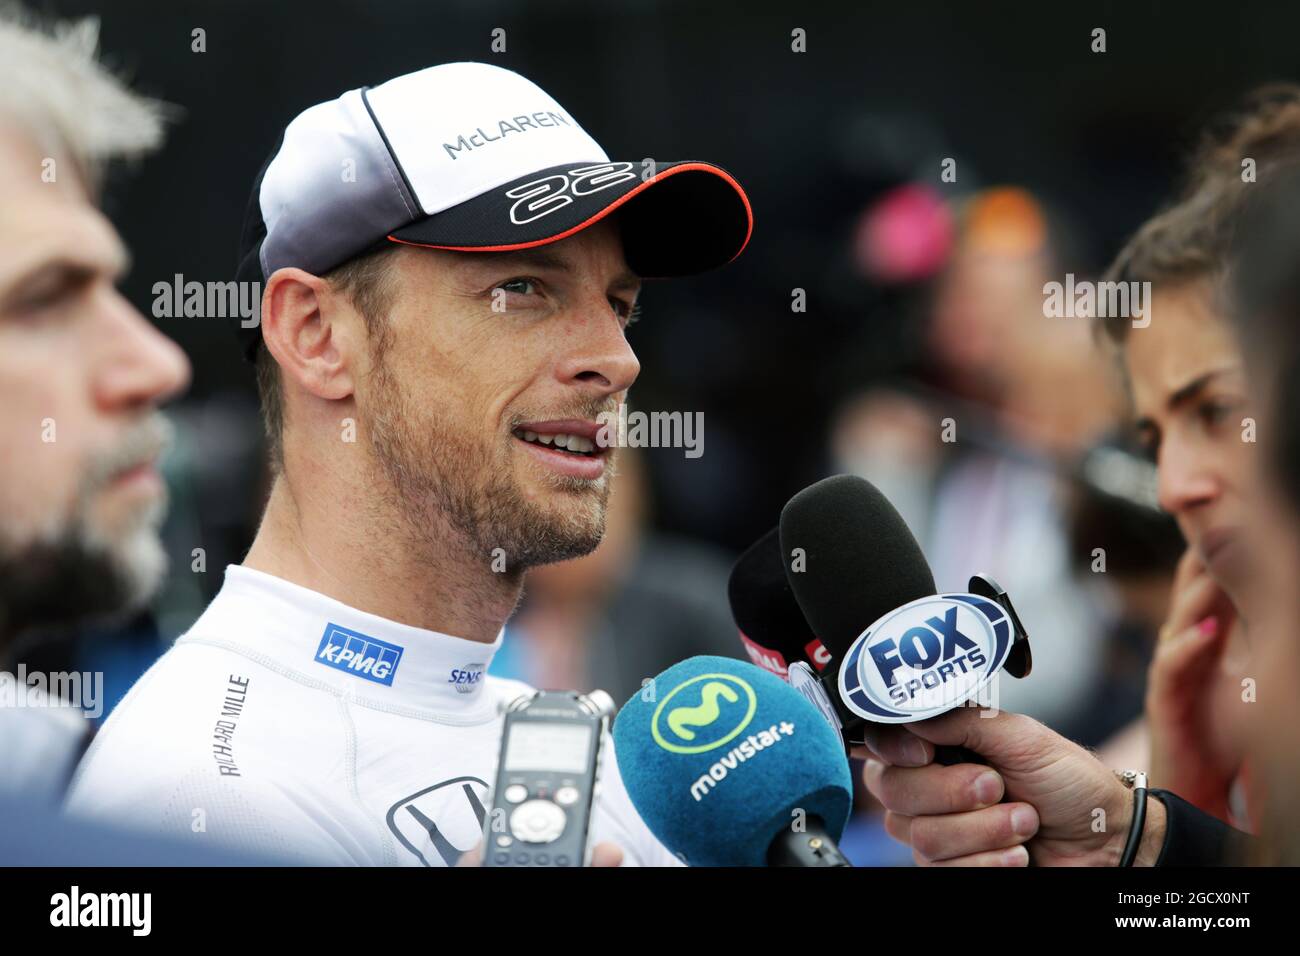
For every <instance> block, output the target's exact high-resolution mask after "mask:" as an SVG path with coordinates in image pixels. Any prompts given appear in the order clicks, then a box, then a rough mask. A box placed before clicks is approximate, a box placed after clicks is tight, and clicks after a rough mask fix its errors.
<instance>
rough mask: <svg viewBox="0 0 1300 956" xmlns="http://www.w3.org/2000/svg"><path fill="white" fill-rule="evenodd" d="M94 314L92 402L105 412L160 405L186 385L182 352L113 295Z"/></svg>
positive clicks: (187, 370)
mask: <svg viewBox="0 0 1300 956" xmlns="http://www.w3.org/2000/svg"><path fill="white" fill-rule="evenodd" d="M107 295H108V300H107V301H106V302H104V303H103V304H102V306H101V307H100V308H101V312H100V314H99V315H98V316H97V324H98V325H99V327H100V329H101V331H102V335H101V336H100V337H99V338H98V345H97V347H98V349H99V352H100V354H99V355H98V356H97V360H96V366H95V379H94V389H95V399H96V401H97V402H98V403H99V404H100V405H101V406H102V407H104V408H114V409H118V408H135V407H140V406H149V405H160V404H162V403H163V402H165V401H167V399H169V398H171V397H172V396H174V395H176V394H178V393H180V392H182V391H184V389H185V388H186V387H187V386H188V385H189V383H190V362H189V359H187V358H186V357H185V353H184V352H183V351H181V348H180V346H178V345H177V344H176V343H175V342H173V341H172V340H171V339H169V338H167V337H166V336H165V335H163V334H162V333H161V332H159V331H158V330H157V329H155V328H154V327H153V326H152V325H151V324H150V323H149V321H148V320H147V319H146V318H145V317H144V316H142V315H141V314H140V313H139V312H137V311H136V309H135V308H134V307H133V306H132V305H131V304H130V303H129V302H127V301H126V300H125V299H124V298H122V296H121V295H120V294H119V293H118V292H117V290H115V289H114V290H111V291H110V292H109V293H107Z"/></svg>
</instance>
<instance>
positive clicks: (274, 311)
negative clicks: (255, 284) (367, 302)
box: [262, 269, 358, 400]
mask: <svg viewBox="0 0 1300 956" xmlns="http://www.w3.org/2000/svg"><path fill="white" fill-rule="evenodd" d="M342 304H343V303H342V302H341V300H340V297H339V296H337V295H335V294H334V292H333V291H332V290H331V289H330V286H329V282H327V281H326V280H325V279H322V278H321V277H320V276H314V275H312V274H311V273H310V272H304V271H303V270H302V269H277V270H276V271H275V272H273V273H272V274H271V278H270V279H268V280H267V283H266V289H265V290H264V291H263V293H262V340H263V341H264V342H265V343H266V348H267V351H269V352H270V353H271V356H272V357H273V358H274V359H275V361H276V363H277V364H278V365H279V366H280V373H281V375H283V376H285V377H286V378H288V379H292V380H293V381H294V382H296V383H297V384H298V385H299V386H301V387H302V388H304V389H306V390H307V391H308V392H310V393H311V394H312V395H315V396H317V397H318V398H323V399H329V400H337V399H342V398H347V397H348V396H350V395H351V394H352V391H353V372H354V369H353V360H354V358H355V356H356V350H355V349H356V344H357V338H356V336H357V331H358V330H357V329H356V328H355V325H356V323H354V322H349V321H348V317H350V316H352V310H351V309H343V308H341V306H342ZM353 317H354V316H353Z"/></svg>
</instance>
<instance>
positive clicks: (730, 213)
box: [238, 63, 753, 358]
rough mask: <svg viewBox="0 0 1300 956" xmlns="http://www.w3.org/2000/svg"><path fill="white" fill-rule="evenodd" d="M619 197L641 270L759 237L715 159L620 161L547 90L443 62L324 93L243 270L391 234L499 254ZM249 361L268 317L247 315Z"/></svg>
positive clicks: (570, 227) (328, 265)
mask: <svg viewBox="0 0 1300 956" xmlns="http://www.w3.org/2000/svg"><path fill="white" fill-rule="evenodd" d="M615 210H618V211H619V213H620V215H619V223H620V229H621V232H622V237H623V251H624V256H625V258H626V259H627V262H628V265H629V266H630V268H631V269H632V270H633V271H634V272H635V273H637V274H638V275H640V276H642V277H643V278H661V277H668V276H677V275H687V274H690V273H695V272H702V271H704V270H706V269H711V268H713V267H715V266H719V265H722V264H724V263H727V262H730V261H731V260H732V259H734V258H735V257H736V256H737V255H739V254H740V252H741V250H742V249H744V248H745V245H746V244H747V243H748V242H749V236H750V233H751V231H752V229H753V215H752V213H751V211H750V207H749V200H748V198H747V197H746V196H745V192H744V190H743V189H741V187H740V184H739V183H737V182H736V180H735V179H733V178H732V177H731V175H730V174H728V173H727V172H726V171H725V170H723V169H721V168H720V167H718V166H714V165H711V164H709V163H701V162H691V161H678V162H652V161H648V160H647V161H642V160H635V161H629V162H613V161H611V160H610V158H609V157H608V156H607V155H605V151H604V150H603V149H601V148H600V145H599V144H598V143H597V142H596V141H595V140H594V139H592V138H591V136H590V135H588V134H587V132H586V131H585V130H583V129H582V127H581V126H579V125H578V123H577V121H576V120H574V119H573V117H571V116H570V115H569V114H568V113H566V112H565V111H564V109H562V108H561V107H560V105H559V104H558V103H557V102H556V101H555V100H554V99H552V98H551V97H550V96H549V95H548V94H547V93H546V92H545V91H544V90H542V89H541V88H540V87H539V86H537V85H536V84H535V83H533V82H531V81H530V80H527V79H525V78H524V77H522V76H520V75H519V74H518V73H514V72H512V71H510V70H506V69H502V68H501V67H497V66H489V65H487V64H484V63H448V64H445V65H442V66H434V67H429V68H428V69H425V70H420V71H418V72H416V73H408V74H406V75H405V76H399V77H397V78H396V79H393V80H389V81H388V82H386V83H384V84H382V85H380V86H376V87H363V88H361V89H357V90H350V91H349V92H347V93H344V94H343V95H342V96H340V97H339V98H338V99H335V100H330V101H329V102H328V103H320V104H318V105H316V106H313V107H311V108H309V109H307V110H306V111H304V112H303V113H301V114H300V115H299V116H298V117H297V118H296V119H294V120H293V121H292V122H291V123H289V125H288V126H287V127H286V128H285V131H284V136H283V138H282V140H281V142H280V144H279V146H278V147H277V148H276V150H275V152H274V153H273V154H272V156H271V158H270V159H269V160H268V161H267V163H266V165H265V166H264V167H263V168H262V171H261V173H260V174H259V176H258V179H257V182H256V184H255V185H254V187H253V195H252V197H251V198H250V201H249V206H248V212H247V214H246V216H245V220H244V229H243V235H242V239H241V243H240V264H239V274H238V278H239V279H240V280H241V281H257V282H261V281H264V280H265V279H266V278H268V277H269V276H270V275H271V274H272V273H273V272H275V271H276V270H277V269H281V268H284V267H286V266H296V267H298V268H301V269H304V270H306V271H308V272H311V273H313V274H316V275H319V274H321V273H324V272H327V271H329V270H330V269H333V268H335V267H336V266H339V265H342V264H343V263H344V262H346V261H347V260H349V259H351V258H353V257H354V256H356V255H358V254H360V253H362V252H365V251H368V250H369V249H370V248H371V247H374V246H376V245H377V244H381V243H383V242H385V241H387V242H397V243H407V244H410V245H414V246H424V247H427V248H431V249H451V250H457V251H464V252H502V251H507V250H513V249H526V248H529V247H531V246H540V245H544V244H546V243H548V242H556V241H558V240H560V239H564V238H566V237H567V236H570V235H573V234H574V233H576V232H578V231H580V230H582V229H584V228H586V227H587V226H590V225H592V224H593V223H595V222H599V221H600V220H601V219H603V218H604V217H606V216H608V215H609V214H611V213H612V212H614V211H615ZM240 335H241V337H242V338H243V343H242V344H243V347H244V354H245V356H246V357H248V358H252V357H253V356H254V355H255V353H256V351H257V345H258V343H259V342H260V341H261V332H260V326H253V327H249V328H243V327H241V328H240Z"/></svg>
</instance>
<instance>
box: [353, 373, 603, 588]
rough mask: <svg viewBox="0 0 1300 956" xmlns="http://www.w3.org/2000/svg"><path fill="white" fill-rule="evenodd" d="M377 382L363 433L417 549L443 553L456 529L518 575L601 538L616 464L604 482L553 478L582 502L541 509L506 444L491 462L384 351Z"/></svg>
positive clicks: (578, 552)
mask: <svg viewBox="0 0 1300 956" xmlns="http://www.w3.org/2000/svg"><path fill="white" fill-rule="evenodd" d="M372 386H373V402H372V409H371V412H370V415H369V416H368V417H369V419H370V421H369V422H368V423H366V424H368V426H369V427H368V428H366V429H365V432H366V434H367V435H368V436H369V438H370V443H371V448H372V450H373V451H374V455H375V460H376V462H377V463H378V465H379V468H380V469H381V471H382V473H383V477H384V479H385V482H384V484H383V485H382V487H383V488H384V491H383V495H384V497H385V499H386V500H384V501H383V502H381V507H382V510H383V511H385V512H386V513H387V514H389V515H397V516H400V522H401V524H402V525H403V526H404V527H403V529H402V530H404V531H405V532H407V533H409V534H410V535H411V537H412V540H413V541H415V542H416V543H417V546H418V545H421V544H422V545H424V546H427V547H430V548H433V549H435V550H436V551H439V552H442V551H444V549H445V548H446V546H447V543H446V542H445V541H442V540H441V538H442V536H443V535H444V534H445V529H450V530H451V531H452V532H453V533H454V534H456V535H458V536H460V537H461V538H462V539H463V541H464V542H465V543H466V544H467V545H468V547H469V550H470V553H471V554H475V555H479V556H481V557H482V560H483V561H484V563H485V564H488V563H490V562H491V561H492V560H493V558H494V557H495V556H496V555H498V554H500V555H503V556H504V559H505V566H506V569H507V573H508V574H510V575H512V576H513V575H515V574H518V573H520V572H523V571H526V570H527V569H529V568H533V567H537V566H539V565H543V564H551V563H554V562H556V561H567V560H569V559H570V558H578V557H581V556H583V555H584V554H589V553H590V552H592V551H594V550H595V548H596V546H597V545H599V544H600V541H601V538H603V537H604V534H605V510H606V505H607V503H608V500H609V490H610V481H611V479H612V478H613V467H612V463H611V467H610V468H609V469H607V471H606V474H605V477H604V479H603V480H601V481H599V482H598V483H593V482H590V481H586V480H584V479H580V478H569V477H566V476H562V475H556V476H554V477H553V478H552V480H551V486H552V488H553V489H554V490H555V493H556V495H564V496H567V497H568V498H569V499H570V500H571V501H572V502H573V503H575V504H577V505H578V507H575V508H569V509H564V511H563V513H561V510H560V509H547V508H544V507H539V506H538V505H537V504H535V503H534V502H532V501H530V500H528V498H527V497H526V496H525V495H524V493H523V491H522V489H520V488H519V486H518V485H517V484H516V482H515V480H514V473H513V470H512V468H511V464H512V461H511V455H510V454H509V450H508V449H505V450H503V452H504V453H503V454H502V455H501V456H500V459H499V460H497V461H493V460H492V459H491V457H490V455H489V453H488V451H487V449H485V448H484V446H483V445H481V444H480V443H478V442H476V441H474V437H475V436H470V435H466V434H464V433H463V432H461V431H458V430H457V429H456V428H455V427H454V426H453V425H452V424H451V423H449V422H447V421H446V419H445V418H443V417H442V416H441V415H439V414H438V413H437V411H436V410H433V411H428V410H424V411H422V410H420V409H417V408H416V407H414V406H413V404H412V403H410V402H408V401H407V400H406V396H405V395H404V393H403V392H402V390H401V388H400V387H399V386H398V384H397V382H396V381H395V380H394V378H393V376H392V375H391V374H390V372H389V369H388V368H387V365H386V363H385V362H384V361H383V356H382V354H381V355H378V356H376V357H375V364H374V371H373V372H372ZM593 417H594V414H593ZM505 440H506V441H509V442H513V441H515V440H516V439H514V438H513V437H508V436H507V437H506V439H505ZM498 548H499V549H501V550H500V551H497V549H498Z"/></svg>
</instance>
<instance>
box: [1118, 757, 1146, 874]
mask: <svg viewBox="0 0 1300 956" xmlns="http://www.w3.org/2000/svg"><path fill="white" fill-rule="evenodd" d="M1146 822H1147V775H1146V774H1145V773H1142V772H1141V771H1138V772H1137V773H1135V774H1134V775H1133V819H1132V821H1130V823H1129V827H1128V840H1127V841H1125V843H1124V852H1123V853H1122V854H1120V858H1119V865H1120V866H1132V865H1133V861H1134V860H1135V859H1137V852H1138V847H1139V846H1141V844H1142V831H1143V830H1144V829H1145V828H1146Z"/></svg>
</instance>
